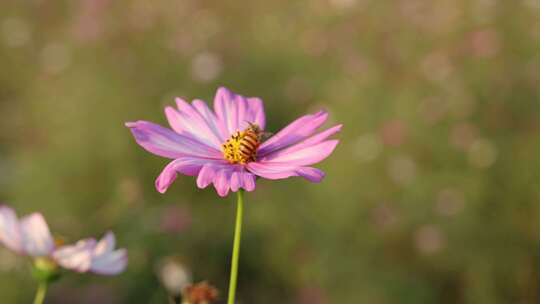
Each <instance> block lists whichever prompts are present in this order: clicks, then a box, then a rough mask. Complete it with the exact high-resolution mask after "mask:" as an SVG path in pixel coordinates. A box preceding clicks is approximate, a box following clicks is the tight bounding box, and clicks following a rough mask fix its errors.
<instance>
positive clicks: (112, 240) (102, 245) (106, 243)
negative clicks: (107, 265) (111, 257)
mask: <svg viewBox="0 0 540 304" xmlns="http://www.w3.org/2000/svg"><path fill="white" fill-rule="evenodd" d="M114 246H116V237H115V236H114V233H112V232H111V231H109V232H107V233H106V234H105V236H104V237H103V238H102V239H101V240H100V241H99V242H98V243H97V244H96V246H95V247H94V250H93V255H94V256H100V255H103V254H107V253H110V252H111V251H113V250H114Z"/></svg>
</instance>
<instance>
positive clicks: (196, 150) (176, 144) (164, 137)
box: [126, 120, 222, 159]
mask: <svg viewBox="0 0 540 304" xmlns="http://www.w3.org/2000/svg"><path fill="white" fill-rule="evenodd" d="M126 126H127V127H128V128H130V129H131V132H132V133H133V136H134V137H135V140H136V141H137V143H138V144H139V145H141V146H142V147H143V148H144V149H146V150H147V151H149V152H150V153H153V154H156V155H159V156H162V157H167V158H179V157H182V156H196V157H206V158H216V159H219V158H222V153H221V152H220V151H218V150H217V149H215V148H212V147H210V146H208V145H206V144H204V143H201V142H199V141H197V140H195V139H193V138H190V137H187V136H184V135H181V134H178V133H175V132H174V131H172V130H170V129H167V128H164V127H162V126H160V125H157V124H154V123H151V122H148V121H142V120H140V121H137V122H128V123H126Z"/></svg>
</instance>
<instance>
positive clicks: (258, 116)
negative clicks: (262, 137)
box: [214, 87, 265, 138]
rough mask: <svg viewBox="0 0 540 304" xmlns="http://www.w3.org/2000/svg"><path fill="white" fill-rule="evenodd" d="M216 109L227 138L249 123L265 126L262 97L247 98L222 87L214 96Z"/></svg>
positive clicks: (262, 127)
mask: <svg viewBox="0 0 540 304" xmlns="http://www.w3.org/2000/svg"><path fill="white" fill-rule="evenodd" d="M214 110H215V112H216V116H217V118H218V120H219V126H220V127H221V128H222V129H224V130H226V134H225V135H226V136H225V137H226V138H229V137H230V135H231V134H232V133H234V132H236V131H238V130H243V129H245V128H247V127H248V125H249V123H254V124H257V125H258V126H259V127H261V129H264V127H265V114H264V106H263V102H262V100H261V99H260V98H257V97H247V98H246V97H244V96H241V95H238V94H235V93H234V92H232V91H230V90H229V89H227V88H224V87H221V88H219V89H218V90H217V92H216V96H215V98H214Z"/></svg>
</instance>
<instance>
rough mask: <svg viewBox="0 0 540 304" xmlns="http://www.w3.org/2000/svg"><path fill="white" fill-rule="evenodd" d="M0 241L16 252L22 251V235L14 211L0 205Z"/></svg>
mask: <svg viewBox="0 0 540 304" xmlns="http://www.w3.org/2000/svg"><path fill="white" fill-rule="evenodd" d="M0 242H2V243H3V244H4V245H5V246H6V247H7V248H9V249H10V250H13V251H15V252H17V253H22V251H23V246H22V237H21V229H20V225H19V220H18V219H17V214H16V213H15V211H14V210H13V209H11V208H9V207H7V206H0Z"/></svg>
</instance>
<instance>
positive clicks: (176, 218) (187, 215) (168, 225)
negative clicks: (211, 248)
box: [159, 206, 192, 234]
mask: <svg viewBox="0 0 540 304" xmlns="http://www.w3.org/2000/svg"><path fill="white" fill-rule="evenodd" d="M191 220H192V218H191V212H190V210H189V209H187V208H186V207H183V206H182V207H179V206H167V207H165V208H164V209H163V211H162V213H161V220H160V223H159V228H160V230H161V231H163V232H167V233H173V234H177V233H179V232H182V231H184V230H186V229H187V228H189V226H191Z"/></svg>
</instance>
